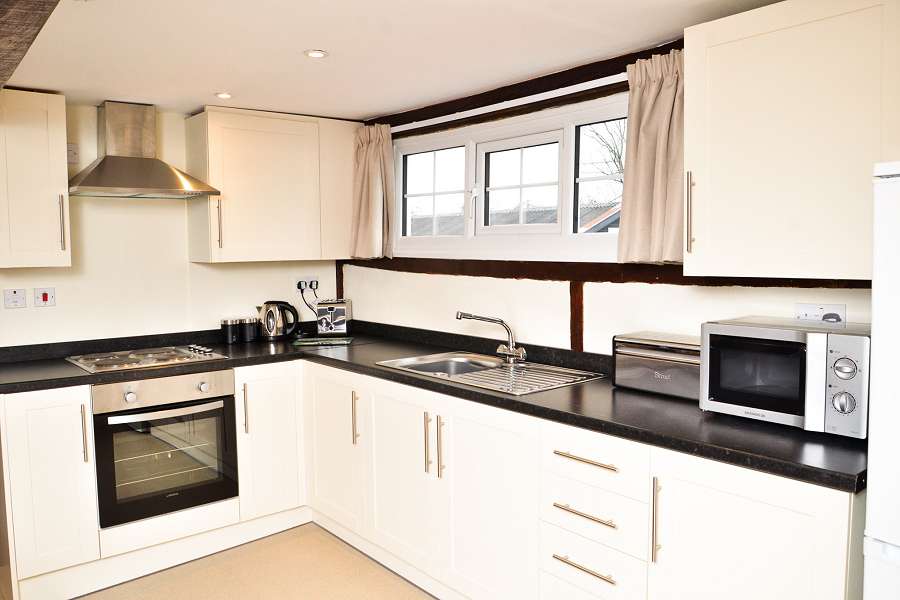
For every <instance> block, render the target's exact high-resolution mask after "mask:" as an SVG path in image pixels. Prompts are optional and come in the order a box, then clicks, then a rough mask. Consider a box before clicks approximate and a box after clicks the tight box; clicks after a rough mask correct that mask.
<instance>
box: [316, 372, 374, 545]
mask: <svg viewBox="0 0 900 600" xmlns="http://www.w3.org/2000/svg"><path fill="white" fill-rule="evenodd" d="M364 381H365V378H360V377H355V376H352V375H350V374H348V373H346V372H343V371H340V370H337V369H330V368H328V367H321V366H319V365H312V364H306V365H304V368H303V390H304V400H303V404H304V409H305V411H306V423H307V424H308V428H309V431H308V432H307V433H306V435H305V437H306V440H307V456H308V461H309V464H310V472H309V504H310V506H312V507H313V508H314V509H316V510H317V511H319V512H321V513H322V514H324V515H325V516H327V517H329V518H331V519H333V520H334V521H335V522H337V523H339V524H340V525H342V526H344V527H346V528H348V529H350V530H351V531H353V532H355V533H358V534H360V535H362V534H363V533H364V531H363V529H364V525H365V519H364V510H365V508H366V504H367V503H366V491H367V486H368V483H367V482H368V469H367V466H368V460H367V458H368V453H369V447H370V443H371V435H370V434H371V430H370V429H369V428H368V427H367V425H366V423H367V422H368V419H367V417H368V414H369V411H368V407H369V406H370V395H369V394H368V393H367V392H366V390H365V389H364V388H365V387H366V386H365V385H364V383H362V382H364Z"/></svg>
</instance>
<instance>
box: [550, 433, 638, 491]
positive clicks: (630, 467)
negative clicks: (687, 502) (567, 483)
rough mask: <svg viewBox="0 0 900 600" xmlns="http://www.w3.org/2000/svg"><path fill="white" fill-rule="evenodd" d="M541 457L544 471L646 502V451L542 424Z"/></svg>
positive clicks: (619, 441)
mask: <svg viewBox="0 0 900 600" xmlns="http://www.w3.org/2000/svg"><path fill="white" fill-rule="evenodd" d="M541 455H542V459H541V460H542V464H543V469H544V470H545V471H550V472H552V473H556V474H558V475H562V476H564V477H568V478H570V479H575V480H577V481H580V482H582V483H587V484H589V485H593V486H597V487H601V488H603V489H605V490H609V491H611V492H615V493H617V494H621V495H623V496H628V497H629V498H634V499H635V500H640V501H641V502H649V501H650V480H649V478H650V449H649V447H647V446H644V445H643V444H638V443H635V442H629V441H626V440H622V439H619V438H615V437H612V436H608V435H604V434H602V433H596V432H594V431H588V430H586V429H579V428H577V427H568V426H565V425H558V424H556V423H545V424H544V427H543V429H542V433H541Z"/></svg>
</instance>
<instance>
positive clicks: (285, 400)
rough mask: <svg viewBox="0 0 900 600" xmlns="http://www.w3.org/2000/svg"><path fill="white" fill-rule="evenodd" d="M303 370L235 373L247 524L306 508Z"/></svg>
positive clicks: (263, 368) (289, 365) (294, 366)
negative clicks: (300, 401) (302, 507)
mask: <svg viewBox="0 0 900 600" xmlns="http://www.w3.org/2000/svg"><path fill="white" fill-rule="evenodd" d="M299 372H300V365H299V364H298V363H296V362H283V363H273V364H268V365H258V366H252V367H239V368H237V369H235V370H234V387H235V412H236V413H237V419H236V420H237V445H238V484H239V486H240V505H241V520H242V521H247V520H250V519H255V518H257V517H262V516H265V515H270V514H273V513H276V512H280V511H283V510H288V509H290V508H296V507H298V506H300V505H301V504H302V501H301V500H302V490H301V482H302V481H303V479H302V476H303V473H302V465H303V463H302V460H301V457H302V456H303V452H302V447H301V435H300V433H301V418H302V412H301V407H300V403H299V398H298V386H299V385H300V380H299Z"/></svg>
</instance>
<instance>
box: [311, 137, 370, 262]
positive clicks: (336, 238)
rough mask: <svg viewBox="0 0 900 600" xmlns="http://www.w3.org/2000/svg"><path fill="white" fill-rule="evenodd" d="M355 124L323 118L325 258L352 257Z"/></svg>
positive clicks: (321, 156) (323, 237)
mask: <svg viewBox="0 0 900 600" xmlns="http://www.w3.org/2000/svg"><path fill="white" fill-rule="evenodd" d="M359 128H360V124H359V123H356V122H353V121H335V120H332V119H319V149H320V151H321V155H320V157H319V175H320V177H319V181H320V186H321V189H320V196H321V204H322V258H324V259H329V260H335V259H341V258H350V241H351V226H352V224H353V168H354V166H353V162H354V160H355V155H356V132H357V130H359Z"/></svg>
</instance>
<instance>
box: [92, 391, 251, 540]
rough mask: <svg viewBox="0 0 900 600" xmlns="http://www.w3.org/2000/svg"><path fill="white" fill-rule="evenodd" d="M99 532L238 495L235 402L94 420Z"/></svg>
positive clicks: (161, 408) (205, 402)
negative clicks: (106, 528)
mask: <svg viewBox="0 0 900 600" xmlns="http://www.w3.org/2000/svg"><path fill="white" fill-rule="evenodd" d="M94 443H95V447H96V453H97V491H98V498H99V504H100V526H101V527H109V526H112V525H120V524H122V523H127V522H130V521H136V520H138V519H143V518H146V517H151V516H155V515H161V514H165V513H168V512H172V511H176V510H182V509H185V508H191V507H194V506H200V505H202V504H207V503H209V502H215V501H217V500H224V499H226V498H233V497H235V496H237V494H238V481H237V449H236V447H235V425H234V397H233V396H226V397H220V398H213V399H206V400H199V401H192V402H183V403H176V404H166V405H162V406H158V407H151V408H147V409H141V410H130V411H125V412H117V413H106V414H98V415H94Z"/></svg>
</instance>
